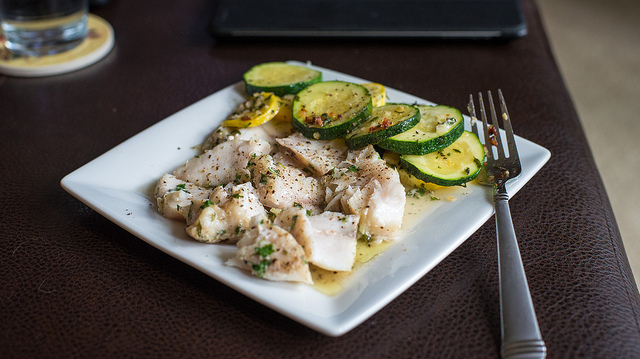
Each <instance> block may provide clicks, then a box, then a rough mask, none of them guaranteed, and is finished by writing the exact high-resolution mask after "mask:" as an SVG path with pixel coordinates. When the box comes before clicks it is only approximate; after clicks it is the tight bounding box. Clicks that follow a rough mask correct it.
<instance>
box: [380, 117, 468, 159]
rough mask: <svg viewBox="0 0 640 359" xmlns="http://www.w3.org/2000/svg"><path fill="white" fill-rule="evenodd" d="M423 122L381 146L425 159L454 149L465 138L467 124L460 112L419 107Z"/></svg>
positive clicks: (381, 143) (382, 143)
mask: <svg viewBox="0 0 640 359" xmlns="http://www.w3.org/2000/svg"><path fill="white" fill-rule="evenodd" d="M416 107H418V109H419V110H420V116H421V119H420V122H419V123H418V124H417V125H416V126H414V127H413V128H411V130H409V131H405V132H403V133H400V134H398V135H395V136H393V137H391V138H389V139H387V140H385V141H382V142H380V143H379V144H378V146H380V147H382V148H384V149H386V150H389V151H393V152H397V153H400V154H403V155H424V154H427V153H430V152H435V151H438V150H440V149H442V148H445V147H447V146H449V145H451V144H452V143H453V142H454V141H456V140H457V139H458V137H460V135H462V132H463V131H464V120H463V117H462V113H460V110H458V109H456V108H453V107H449V106H444V105H438V106H428V105H417V106H416Z"/></svg>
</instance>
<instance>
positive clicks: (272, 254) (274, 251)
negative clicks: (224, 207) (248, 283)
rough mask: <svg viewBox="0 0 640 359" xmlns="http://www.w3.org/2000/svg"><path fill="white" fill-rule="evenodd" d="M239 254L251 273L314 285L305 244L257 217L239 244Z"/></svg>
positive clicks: (269, 278) (278, 279)
mask: <svg viewBox="0 0 640 359" xmlns="http://www.w3.org/2000/svg"><path fill="white" fill-rule="evenodd" d="M237 246H238V251H237V252H236V257H237V258H238V260H240V261H241V262H242V263H244V264H245V265H246V268H248V269H249V270H250V271H251V273H252V274H253V275H255V276H258V277H260V278H264V279H268V280H272V281H290V282H302V283H307V284H313V280H312V279H311V272H310V271H309V265H308V264H307V261H306V259H305V256H304V250H303V249H302V246H301V245H300V244H299V243H298V242H297V241H296V240H295V238H293V236H292V235H291V233H289V232H287V231H286V230H284V229H282V228H280V227H278V226H274V225H272V224H271V222H269V220H268V219H267V218H266V216H255V217H254V218H253V219H252V220H251V225H250V227H249V230H247V231H246V232H245V234H244V235H243V236H242V238H240V240H239V241H238V243H237Z"/></svg>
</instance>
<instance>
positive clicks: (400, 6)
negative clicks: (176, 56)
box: [211, 0, 527, 39]
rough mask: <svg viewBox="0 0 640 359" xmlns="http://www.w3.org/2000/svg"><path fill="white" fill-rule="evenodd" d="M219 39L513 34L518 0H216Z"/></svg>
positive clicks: (519, 30)
mask: <svg viewBox="0 0 640 359" xmlns="http://www.w3.org/2000/svg"><path fill="white" fill-rule="evenodd" d="M211 31H212V33H213V35H214V36H216V37H219V38H287V37H289V38H294V37H316V38H365V37H369V38H454V39H470V38H471V39H491V38H518V37H521V36H524V35H525V34H526V33H527V25H526V22H525V19H524V16H523V14H522V9H521V7H520V3H519V2H518V0H395V1H394V0H219V1H218V4H217V6H216V9H215V12H214V14H213V18H212V22H211Z"/></svg>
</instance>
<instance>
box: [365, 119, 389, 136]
mask: <svg viewBox="0 0 640 359" xmlns="http://www.w3.org/2000/svg"><path fill="white" fill-rule="evenodd" d="M389 127H391V120H390V119H388V118H385V119H384V120H382V123H381V124H379V125H376V126H372V127H369V133H371V132H378V131H380V130H386V129H387V128H389Z"/></svg>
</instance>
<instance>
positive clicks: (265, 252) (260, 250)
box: [256, 243, 275, 258]
mask: <svg viewBox="0 0 640 359" xmlns="http://www.w3.org/2000/svg"><path fill="white" fill-rule="evenodd" d="M273 252H275V251H274V250H273V244H271V243H269V244H265V245H264V246H262V247H256V254H258V255H259V256H260V257H262V258H266V257H268V256H269V254H271V253H273Z"/></svg>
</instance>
